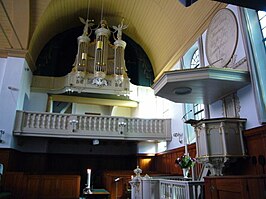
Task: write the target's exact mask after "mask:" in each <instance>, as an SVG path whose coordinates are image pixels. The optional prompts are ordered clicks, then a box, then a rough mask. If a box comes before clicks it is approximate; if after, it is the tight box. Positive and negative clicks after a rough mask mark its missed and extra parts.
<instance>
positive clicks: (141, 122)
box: [14, 111, 171, 140]
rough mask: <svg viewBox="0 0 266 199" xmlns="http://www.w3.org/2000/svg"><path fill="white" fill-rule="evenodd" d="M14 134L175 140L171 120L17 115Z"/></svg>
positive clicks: (38, 114)
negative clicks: (172, 134) (172, 136)
mask: <svg viewBox="0 0 266 199" xmlns="http://www.w3.org/2000/svg"><path fill="white" fill-rule="evenodd" d="M14 134H15V135H24V136H27V135H29V136H43V137H49V136H52V137H64V136H72V137H77V138H98V139H100V138H103V139H104V138H107V139H108V138H111V139H127V140H152V139H155V140H171V120H170V119H141V118H128V117H112V116H91V115H71V114H58V113H46V112H45V113H39V112H38V113H37V112H26V111H17V115H16V126H15V128H14Z"/></svg>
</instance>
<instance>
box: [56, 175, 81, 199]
mask: <svg viewBox="0 0 266 199" xmlns="http://www.w3.org/2000/svg"><path fill="white" fill-rule="evenodd" d="M57 191H58V198H64V199H67V198H69V199H70V198H71V199H73V198H79V195H80V176H78V175H77V176H73V175H71V176H68V175H65V176H60V178H57Z"/></svg>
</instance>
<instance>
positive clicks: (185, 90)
mask: <svg viewBox="0 0 266 199" xmlns="http://www.w3.org/2000/svg"><path fill="white" fill-rule="evenodd" d="M191 92H192V89H191V88H190V87H178V88H175V89H174V93H175V94H176V95H187V94H190V93H191Z"/></svg>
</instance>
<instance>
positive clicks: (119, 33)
mask: <svg viewBox="0 0 266 199" xmlns="http://www.w3.org/2000/svg"><path fill="white" fill-rule="evenodd" d="M127 27H128V25H124V19H122V21H121V23H120V24H119V25H118V26H113V29H115V32H117V40H122V30H124V29H126V28H127Z"/></svg>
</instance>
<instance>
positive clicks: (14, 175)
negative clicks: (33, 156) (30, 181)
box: [3, 172, 26, 199]
mask: <svg viewBox="0 0 266 199" xmlns="http://www.w3.org/2000/svg"><path fill="white" fill-rule="evenodd" d="M3 181H4V182H3V187H4V190H5V191H8V192H11V194H12V199H21V198H22V197H21V196H23V195H24V193H25V185H26V178H25V176H24V174H23V173H22V172H6V173H5V174H4V180H3Z"/></svg>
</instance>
